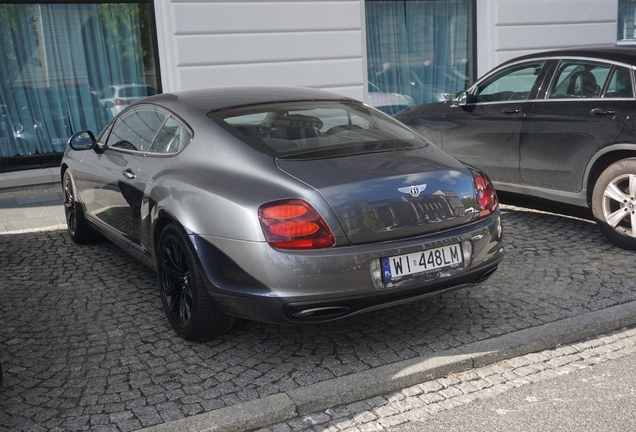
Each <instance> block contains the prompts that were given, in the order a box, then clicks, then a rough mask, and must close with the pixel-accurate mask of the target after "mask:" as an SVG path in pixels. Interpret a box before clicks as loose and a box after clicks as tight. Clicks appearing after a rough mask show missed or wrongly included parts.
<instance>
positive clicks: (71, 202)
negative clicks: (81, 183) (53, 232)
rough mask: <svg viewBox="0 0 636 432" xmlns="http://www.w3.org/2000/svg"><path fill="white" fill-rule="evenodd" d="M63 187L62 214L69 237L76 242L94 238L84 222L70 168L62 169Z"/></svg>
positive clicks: (80, 242) (90, 229) (91, 230)
mask: <svg viewBox="0 0 636 432" xmlns="http://www.w3.org/2000/svg"><path fill="white" fill-rule="evenodd" d="M62 186H63V187H64V215H65V217H66V226H67V228H68V233H69V234H70V236H71V239H72V240H73V241H74V242H75V243H77V244H84V243H88V242H90V241H91V240H93V238H94V231H93V229H92V228H91V227H90V225H88V222H86V218H85V217H84V208H83V207H82V203H81V202H79V200H78V199H77V188H76V187H75V180H73V176H72V175H71V172H70V170H68V169H67V170H66V171H64V177H63V180H62Z"/></svg>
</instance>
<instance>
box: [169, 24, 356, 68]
mask: <svg viewBox="0 0 636 432" xmlns="http://www.w3.org/2000/svg"><path fill="white" fill-rule="evenodd" d="M361 45H362V35H361V34H360V31H359V30H358V31H331V32H302V33H301V32H298V33H264V34H233V35H197V36H176V48H177V67H183V66H198V65H224V64H237V63H252V64H254V63H271V62H282V61H299V60H320V59H324V60H329V59H334V58H359V57H361V52H360V46H361Z"/></svg>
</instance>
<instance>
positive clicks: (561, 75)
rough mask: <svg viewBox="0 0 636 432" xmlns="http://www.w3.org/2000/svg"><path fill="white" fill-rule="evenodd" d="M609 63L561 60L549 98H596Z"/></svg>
mask: <svg viewBox="0 0 636 432" xmlns="http://www.w3.org/2000/svg"><path fill="white" fill-rule="evenodd" d="M610 69H611V65H609V64H606V63H598V62H590V61H582V60H579V61H577V60H567V61H562V62H561V64H560V65H559V67H558V69H557V72H556V74H555V76H554V78H553V79H552V85H551V86H550V93H549V98H550V99H564V98H566V99H569V98H597V97H600V96H601V89H602V88H603V84H604V83H605V80H606V79H607V75H608V74H609V72H610Z"/></svg>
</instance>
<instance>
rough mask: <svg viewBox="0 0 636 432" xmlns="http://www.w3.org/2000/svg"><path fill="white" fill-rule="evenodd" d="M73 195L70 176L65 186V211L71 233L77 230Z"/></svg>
mask: <svg viewBox="0 0 636 432" xmlns="http://www.w3.org/2000/svg"><path fill="white" fill-rule="evenodd" d="M73 195H74V194H73V185H72V184H71V179H70V177H69V178H67V180H66V186H65V187H64V198H65V199H64V212H65V214H66V224H67V225H68V228H69V231H70V232H71V234H72V233H73V232H74V231H75V199H74V197H73Z"/></svg>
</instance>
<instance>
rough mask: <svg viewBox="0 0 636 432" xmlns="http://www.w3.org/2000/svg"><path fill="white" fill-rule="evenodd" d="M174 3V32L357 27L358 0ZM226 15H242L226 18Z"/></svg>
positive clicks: (358, 22) (244, 31)
mask: <svg viewBox="0 0 636 432" xmlns="http://www.w3.org/2000/svg"><path fill="white" fill-rule="evenodd" d="M324 3H325V2H271V1H270V2H262V3H259V2H256V3H255V2H218V3H195V4H192V3H173V5H172V14H173V17H174V32H175V34H220V33H223V34H234V33H255V32H258V33H264V32H288V31H315V30H334V29H341V30H346V29H358V30H359V29H360V21H361V17H360V2H359V1H342V2H333V1H332V2H328V3H329V7H325V4H324ZM228 17H241V18H240V19H228Z"/></svg>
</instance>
